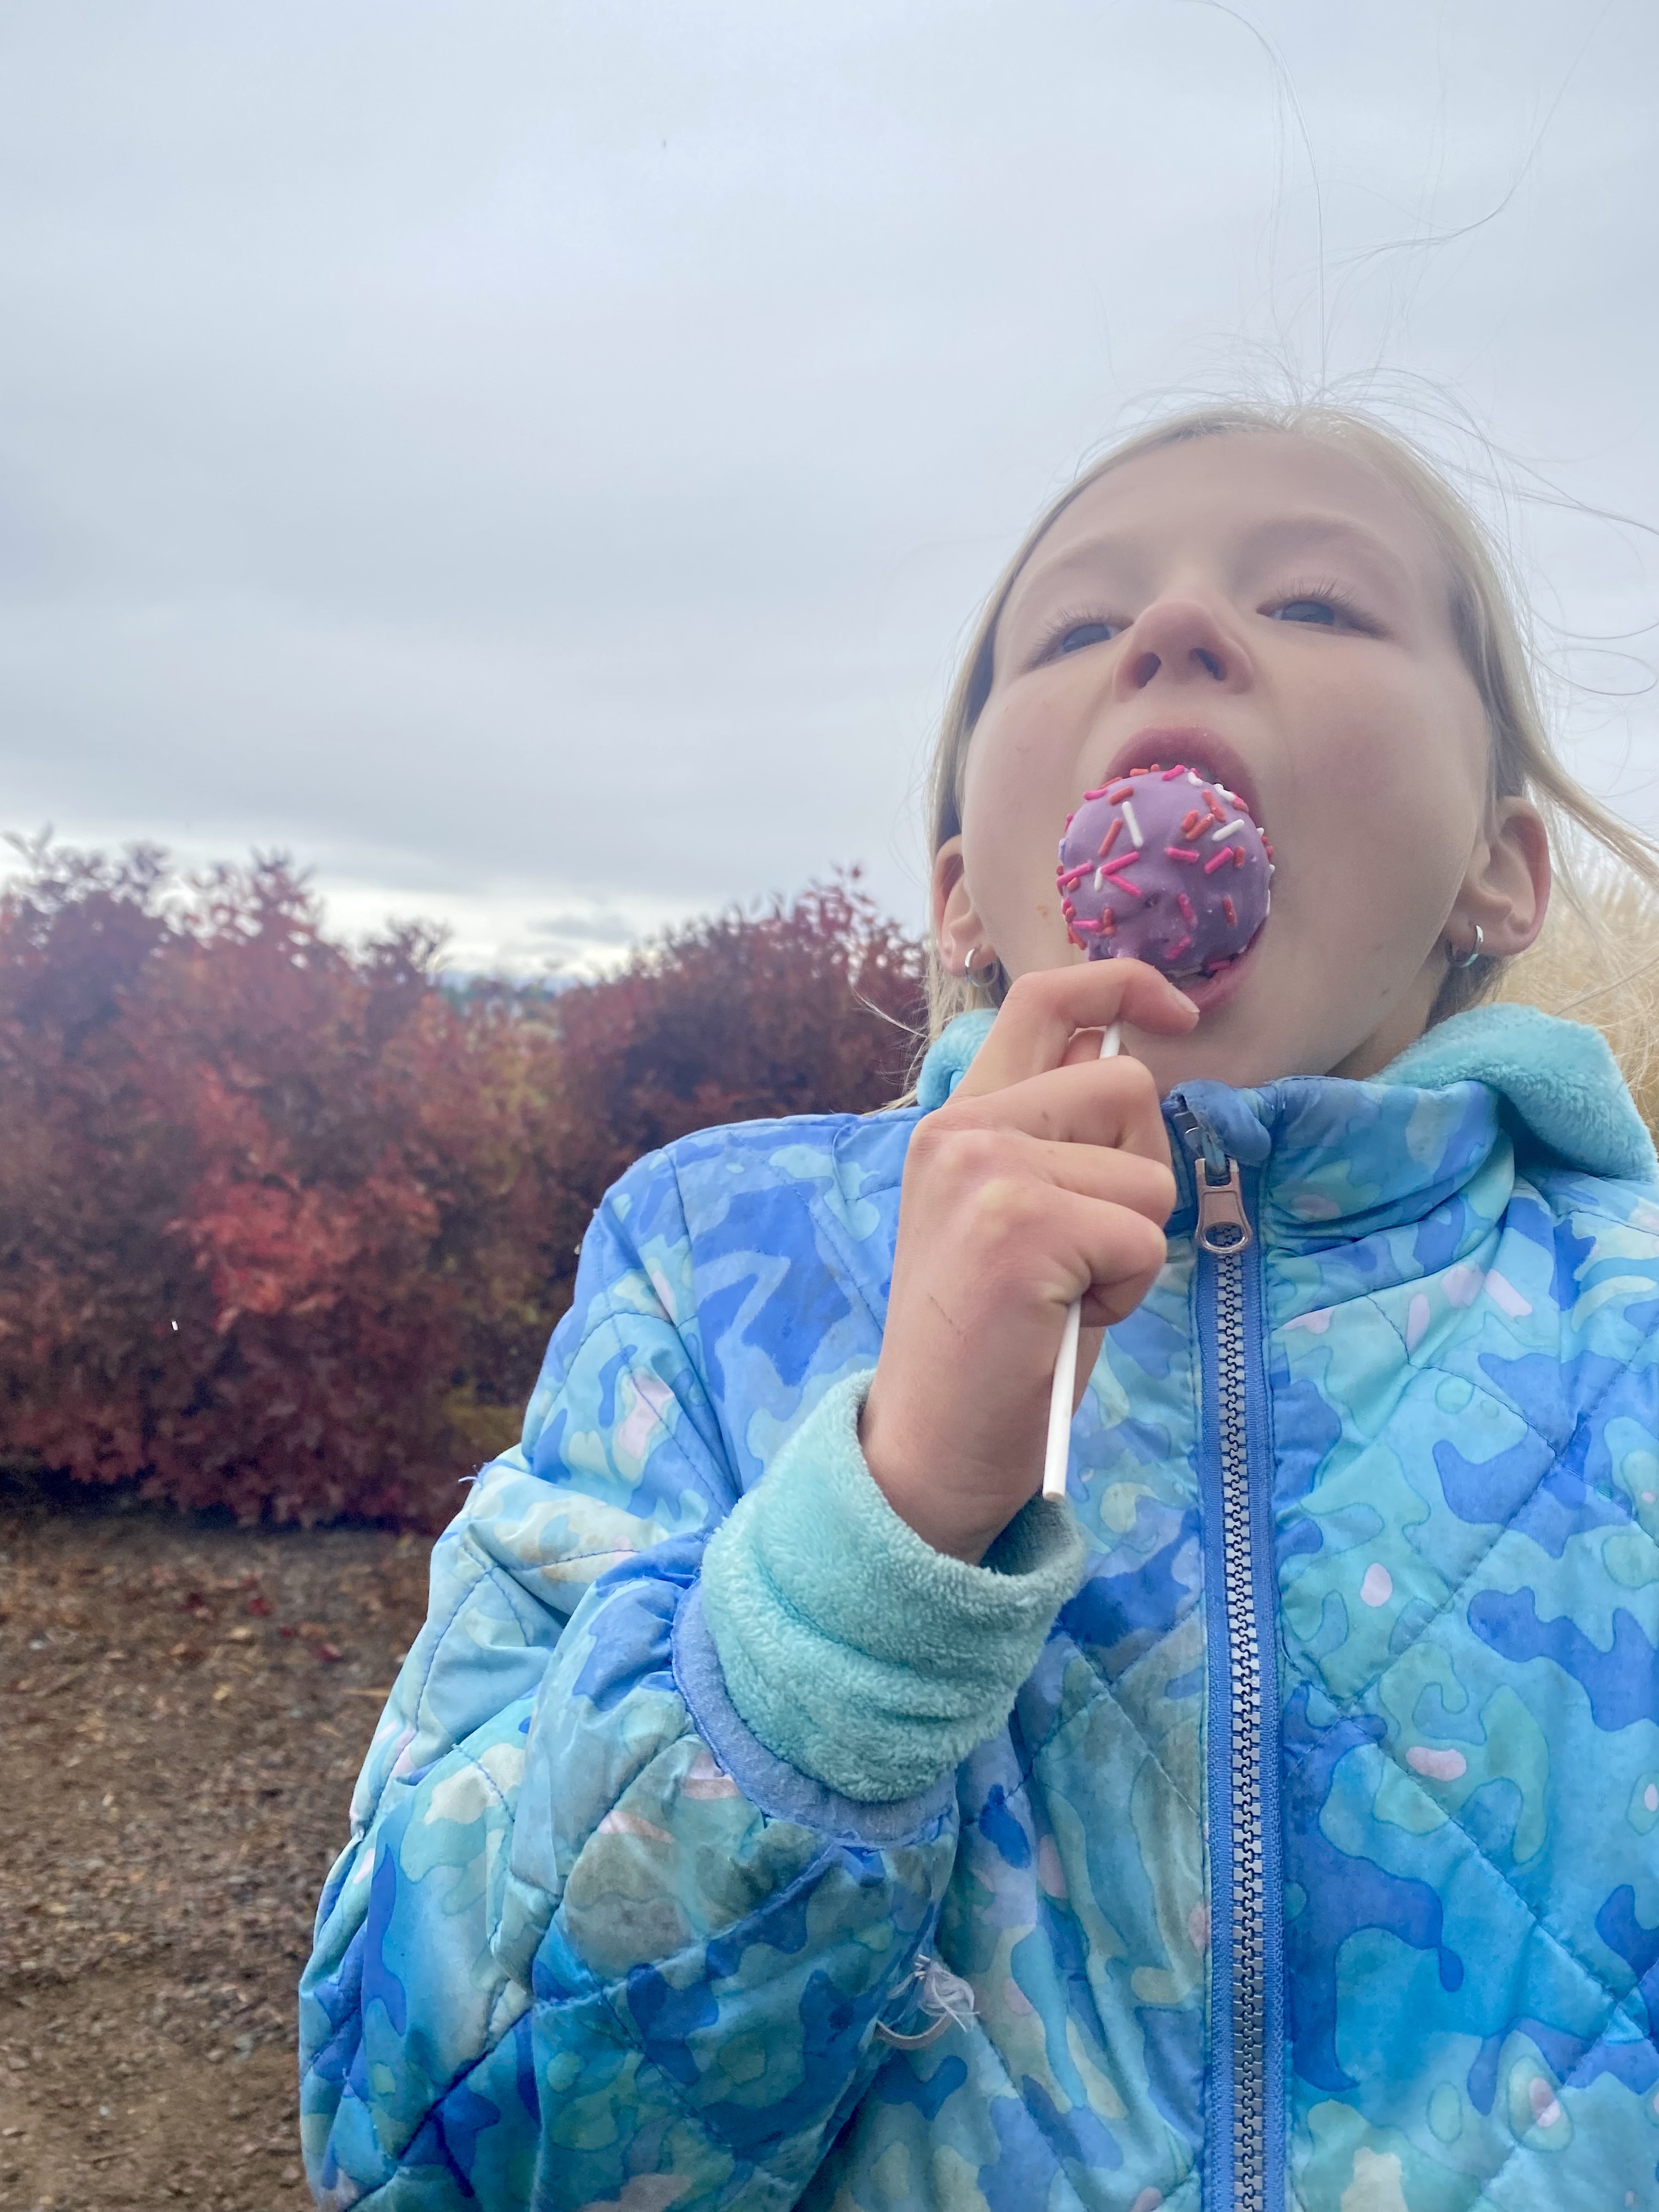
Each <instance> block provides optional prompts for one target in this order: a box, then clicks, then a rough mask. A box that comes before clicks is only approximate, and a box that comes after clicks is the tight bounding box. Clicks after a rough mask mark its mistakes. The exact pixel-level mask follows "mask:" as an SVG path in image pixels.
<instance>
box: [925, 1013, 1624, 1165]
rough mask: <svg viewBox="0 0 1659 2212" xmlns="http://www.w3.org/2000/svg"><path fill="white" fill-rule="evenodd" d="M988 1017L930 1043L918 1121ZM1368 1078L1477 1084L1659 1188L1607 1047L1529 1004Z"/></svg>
mask: <svg viewBox="0 0 1659 2212" xmlns="http://www.w3.org/2000/svg"><path fill="white" fill-rule="evenodd" d="M995 1018H996V1017H995V1016H994V1013H992V1012H991V1011H990V1010H989V1009H988V1008H981V1009H980V1010H978V1011H976V1012H973V1013H971V1014H958V1015H957V1018H956V1019H955V1021H953V1022H952V1023H951V1024H950V1026H949V1027H948V1028H947V1029H946V1030H945V1032H944V1034H943V1035H942V1036H939V1037H938V1038H936V1039H935V1040H934V1042H933V1044H932V1045H931V1046H930V1047H929V1048H928V1052H927V1058H926V1060H923V1062H922V1065H921V1077H920V1079H918V1082H917V1085H916V1099H917V1103H918V1104H919V1105H920V1106H921V1109H922V1111H923V1112H924V1113H931V1112H932V1111H933V1109H934V1108H935V1107H936V1106H942V1105H943V1104H944V1103H945V1100H946V1099H947V1098H948V1097H950V1096H951V1092H952V1091H954V1090H955V1089H956V1087H957V1084H958V1083H959V1082H960V1081H961V1080H962V1079H963V1075H964V1074H965V1073H967V1070H968V1068H969V1064H970V1063H971V1062H972V1060H973V1058H974V1055H975V1053H976V1052H977V1051H978V1050H979V1048H980V1047H981V1045H982V1044H983V1043H984V1042H985V1040H986V1038H987V1036H988V1035H989V1034H990V1029H991V1024H992V1023H993V1021H994V1019H995ZM1331 1080H1332V1081H1334V1080H1335V1079H1334V1078H1332V1079H1331ZM1374 1080H1375V1081H1376V1082H1377V1083H1385V1084H1389V1085H1396V1086H1400V1087H1403V1088H1406V1089H1411V1090H1417V1091H1445V1090H1449V1089H1450V1088H1451V1086H1452V1085H1454V1084H1458V1083H1480V1084H1484V1085H1486V1088H1487V1089H1488V1090H1489V1091H1493V1092H1495V1093H1496V1094H1497V1095H1498V1097H1499V1098H1500V1099H1501V1100H1502V1101H1503V1102H1504V1104H1505V1105H1506V1106H1507V1107H1508V1108H1509V1109H1510V1114H1511V1115H1512V1116H1513V1117H1514V1119H1515V1120H1516V1121H1518V1122H1519V1123H1520V1124H1521V1125H1522V1127H1524V1128H1526V1129H1527V1130H1528V1132H1529V1133H1531V1134H1532V1136H1533V1137H1534V1138H1535V1139H1537V1141H1538V1142H1539V1143H1540V1144H1541V1145H1542V1146H1544V1147H1545V1149H1546V1150H1547V1151H1548V1152H1553V1154H1554V1155H1555V1156H1556V1158H1559V1159H1560V1160H1562V1161H1564V1162H1565V1164H1566V1165H1568V1166H1569V1167H1574V1168H1579V1169H1582V1170H1583V1171H1584V1173H1585V1174H1587V1175H1595V1176H1613V1177H1615V1178H1617V1179H1618V1180H1620V1181H1624V1182H1655V1181H1659V1158H1656V1157H1655V1152H1654V1146H1653V1139H1652V1137H1651V1136H1650V1133H1649V1132H1648V1129H1647V1127H1646V1126H1645V1124H1644V1121H1643V1120H1642V1117H1641V1115H1639V1114H1638V1112H1637V1110H1636V1102H1635V1101H1634V1099H1632V1097H1631V1095H1630V1091H1629V1089H1628V1087H1627V1085H1626V1082H1625V1079H1624V1077H1623V1076H1622V1075H1621V1074H1620V1072H1619V1065H1618V1062H1617V1061H1616V1060H1614V1059H1613V1053H1612V1050H1611V1048H1610V1047H1609V1046H1608V1044H1607V1039H1606V1038H1605V1037H1604V1036H1602V1035H1601V1031H1600V1030H1594V1029H1589V1028H1588V1027H1587V1026H1586V1025H1585V1024H1583V1022H1567V1021H1563V1020H1562V1019H1561V1018H1559V1016H1558V1015H1555V1014H1543V1013H1540V1012H1539V1011H1538V1009H1537V1008H1536V1007H1535V1006H1472V1007H1471V1008H1470V1009H1469V1010H1468V1012H1467V1013H1462V1014H1454V1015H1453V1016H1452V1017H1451V1018H1450V1019H1449V1020H1448V1021H1443V1022H1440V1023H1438V1024H1437V1025H1436V1026H1435V1027H1434V1028H1433V1029H1431V1030H1429V1032H1428V1034H1427V1035H1426V1036H1420V1037H1419V1039H1418V1040H1417V1042H1416V1043H1415V1044H1412V1045H1408V1046H1407V1048H1406V1050H1405V1051H1404V1052H1402V1053H1401V1054H1400V1056H1399V1058H1398V1059H1397V1060H1393V1061H1392V1062H1390V1064H1389V1066H1387V1067H1385V1068H1384V1069H1383V1071H1382V1073H1381V1074H1379V1075H1377V1076H1376V1077H1375V1078H1374Z"/></svg>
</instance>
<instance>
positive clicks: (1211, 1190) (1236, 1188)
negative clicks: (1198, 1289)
mask: <svg viewBox="0 0 1659 2212" xmlns="http://www.w3.org/2000/svg"><path fill="white" fill-rule="evenodd" d="M1197 1165H1198V1175H1197V1177H1196V1181H1197V1184H1198V1228H1197V1231H1196V1235H1197V1239H1198V1247H1199V1249H1200V1251H1201V1252H1211V1253H1213V1254H1215V1255H1217V1257H1218V1258H1221V1257H1225V1256H1226V1255H1228V1254H1229V1253H1233V1252H1242V1251H1243V1249H1244V1247H1245V1246H1246V1245H1247V1244H1248V1243H1249V1241H1250V1217H1249V1214H1248V1213H1246V1212H1245V1211H1244V1193H1243V1189H1242V1188H1240V1185H1239V1180H1238V1162H1237V1160H1236V1159H1234V1158H1232V1157H1231V1154H1230V1155H1229V1156H1228V1159H1227V1173H1226V1176H1225V1179H1223V1180H1219V1181H1212V1179H1211V1178H1212V1170H1211V1168H1210V1165H1209V1163H1208V1162H1207V1161H1206V1160H1200V1161H1199V1162H1198V1163H1197Z"/></svg>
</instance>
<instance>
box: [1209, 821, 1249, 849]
mask: <svg viewBox="0 0 1659 2212" xmlns="http://www.w3.org/2000/svg"><path fill="white" fill-rule="evenodd" d="M1243 835H1244V819H1243V816H1242V815H1241V816H1240V817H1239V818H1238V820H1237V822H1227V823H1223V825H1222V827H1221V828H1220V829H1212V830H1211V832H1210V839H1211V842H1212V843H1213V844H1217V845H1221V844H1225V842H1226V841H1227V839H1228V838H1229V837H1242V836H1243Z"/></svg>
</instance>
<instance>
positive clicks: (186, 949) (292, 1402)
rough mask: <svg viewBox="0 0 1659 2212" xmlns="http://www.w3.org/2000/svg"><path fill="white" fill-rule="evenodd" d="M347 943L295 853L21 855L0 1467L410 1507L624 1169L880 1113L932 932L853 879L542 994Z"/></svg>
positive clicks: (496, 1433)
mask: <svg viewBox="0 0 1659 2212" xmlns="http://www.w3.org/2000/svg"><path fill="white" fill-rule="evenodd" d="M437 949H438V946H437V940H436V939H435V937H434V936H433V935H432V934H430V933H426V932H423V931H421V930H419V929H405V930H402V931H395V932H391V933H388V934H387V935H386V937H385V938H384V939H382V940H380V941H379V942H376V943H374V944H370V945H368V946H366V947H364V948H362V949H360V950H356V951H354V950H349V949H348V948H346V947H344V946H343V945H340V944H338V943H337V942H335V941H333V940H331V939H330V938H329V937H328V936H327V934H326V933H325V928H324V925H323V918H322V915H321V913H320V910H319V906H318V904H317V902H316V900H315V899H314V897H313V896H312V895H311V893H310V892H309V891H308V890H307V888H306V886H305V885H304V884H303V883H302V882H301V881H300V880H298V879H296V878H295V875H294V874H293V873H292V872H291V871H290V870H289V868H288V867H287V866H285V865H284V864H283V863H281V862H280V861H256V862H255V863H254V864H253V865H252V866H249V867H247V868H245V869H240V870H237V869H222V870H220V871H218V872H216V873H215V874H214V875H212V876H211V877H210V878H207V879H205V880H204V881H202V882H198V883H197V884H193V885H182V886H181V885H180V884H178V883H177V882H175V881H174V880H173V878H171V877H170V876H169V875H168V873H167V870H166V867H165V866H164V864H163V862H162V860H161V856H160V855H158V854H155V853H154V852H151V851H143V850H141V851H137V852H134V853H132V854H128V855H127V856H126V857H125V859H124V860H119V861H107V860H102V859H100V858H98V857H96V856H91V855H77V854H63V853H60V852H53V851H37V852H35V853H34V854H33V857H32V865H31V866H30V867H29V869H28V871H27V872H26V873H25V874H23V875H22V876H21V878H19V879H18V880H16V881H15V882H14V884H12V885H11V887H10V889H9V890H8V891H7V892H6V893H5V894H4V896H3V897H0V1457H9V1458H10V1459H12V1460H14V1461H16V1460H23V1461H27V1462H32V1463H33V1464H36V1465H39V1466H42V1467H46V1468H53V1469H58V1470H61V1471H64V1472H66V1473H68V1474H71V1475H73V1476H75V1477H77V1478H79V1479H80V1480H83V1481H88V1482H99V1481H105V1482H107V1481H116V1480H133V1479H136V1480H137V1481H139V1482H140V1483H141V1484H142V1486H143V1489H144V1490H145V1492H147V1493H148V1494H149V1495H152V1496H155V1497H159V1498H167V1499H170V1500H173V1502H175V1503H177V1504H182V1505H188V1506H201V1505H209V1504H218V1505H225V1506H228V1507H230V1508H231V1509H232V1510H234V1511H235V1512H236V1513H237V1514H238V1515H239V1516H242V1517H244V1518H252V1517H255V1516H262V1515H263V1516H270V1517H274V1518H278V1519H298V1520H305V1521H310V1520H315V1519H319V1518H325V1517H331V1516H337V1515H340V1514H344V1513H351V1514H357V1515H367V1516H380V1517H387V1518H395V1519H405V1520H414V1521H419V1522H430V1521H432V1520H433V1519H435V1518H441V1517H442V1516H444V1515H446V1514H447V1512H448V1511H449V1510H452V1509H453V1504H455V1502H456V1499H457V1496H458V1492H457V1489H456V1484H457V1482H458V1480H459V1479H460V1478H462V1477H464V1476H465V1474H467V1473H469V1472H470V1471H471V1468H474V1467H476V1466H477V1464H478V1463H479V1462H480V1461H481V1460H482V1459H483V1458H484V1457H486V1456H488V1455H489V1453H490V1452H491V1451H493V1450H495V1449H499V1448H500V1447H501V1444H503V1443H506V1442H507V1440H508V1439H509V1438H510V1437H511V1436H512V1435H513V1433H515V1432H516V1428H517V1422H518V1417H519V1409H520V1407H521V1405H522V1403H523V1401H524V1398H525V1396H526V1394H527V1391H528V1389H529V1387H530V1384H531V1382H532V1379H533V1376H534V1373H535V1369H536V1365H537V1363H538V1359H539V1358H540V1354H541V1352H542V1348H543V1346H544V1342H545V1339H546V1336H547V1333H548V1330H549V1328H550V1326H551V1325H552V1323H553V1322H554V1321H555V1320H556V1317H557V1315H558V1313H559V1312H560V1311H561V1310H562V1308H563V1306H564V1304H567V1303H568V1297H569V1295H570V1278H571V1275H572V1273H573V1271H574V1249H573V1248H574V1245H575V1244H576V1243H577V1241H578V1239H579V1238H580V1233H581V1230H582V1228H583V1226H584V1225H585V1224H586V1219H587V1218H588V1216H589V1214H590V1213H591V1212H592V1206H593V1205H594V1203H595V1202H596V1201H597V1200H598V1198H599V1195H600V1194H601V1193H602V1192H603V1190H604V1188H605V1186H606V1185H607V1184H608V1183H609V1182H611V1180H613V1179H614V1177H615V1176H616V1175H617V1173H619V1172H620V1171H621V1170H622V1169H623V1167H624V1166H626V1164H628V1162H629V1159H631V1158H633V1157H634V1156H635V1154H636V1153H637V1152H641V1151H643V1150H646V1149H648V1148H649V1147H650V1146H652V1145H654V1144H657V1143H659V1142H662V1141H664V1140H665V1139H668V1138H671V1137H672V1136H675V1135H678V1134H680V1133H683V1132H684V1131H685V1130H687V1129H690V1128H695V1127H699V1126H704V1125H706V1124H708V1123H709V1122H712V1121H723V1120H731V1119H740V1118H746V1117H750V1116H753V1115H763V1114H778V1113H788V1112H794V1111H798V1110H801V1109H806V1108H811V1107H826V1106H848V1107H854V1108H860V1109H861V1108H865V1107H869V1106H874V1105H878V1104H880V1103H883V1102H884V1100H885V1099H886V1098H888V1097H890V1096H891V1095H892V1094H893V1092H894V1091H895V1090H896V1088H898V1087H899V1085H900V1084H901V1083H902V1071H903V1067H904V1064H905V1061H906V1059H907V1056H908V1052H909V1050H910V1047H911V1039H910V1037H909V1036H908V1032H907V1030H906V1029H905V1027H904V1026H903V1025H904V1024H906V1023H908V1022H909V1021H911V1020H913V1019H914V1018H915V1015H916V1012H917V1011H918V1008H919V1004H920V986H921V965H920V955H919V951H918V949H917V948H916V947H915V945H912V944H911V943H909V942H908V940H907V939H904V938H903V937H902V935H901V934H900V933H898V932H897V931H896V928H895V927H893V926H891V925H890V924H888V923H885V922H884V921H882V920H881V919H880V918H879V917H878V915H876V913H875V911H874V909H873V908H872V906H871V904H870V902H869V901H868V900H867V899H866V897H864V896H863V895H862V894H861V893H860V891H859V890H858V888H857V885H856V884H854V883H851V882H845V883H842V884H836V885H831V886H829V887H822V888H819V889H816V890H812V891H810V892H808V893H807V894H806V895H805V896H804V897H803V898H801V899H799V900H797V901H796V902H794V903H793V905H790V906H784V905H781V904H780V905H777V906H775V907H774V908H772V909H770V910H769V912H767V913H764V914H762V915H749V916H738V915H727V916H724V917H721V918H720V919H719V920H716V921H709V922H706V923H702V924H699V925H697V926H696V927H693V928H691V929H690V930H687V931H684V932H682V933H678V934H676V935H671V936H670V937H668V938H666V939H664V940H663V941H662V942H661V943H659V944H658V945H654V946H653V947H650V948H648V949H647V950H646V951H643V952H641V954H640V955H638V956H637V957H635V959H634V961H633V962H632V963H630V965H629V968H628V969H626V970H625V971H624V972H623V974H622V975H619V976H617V977H615V978H613V979H611V980H610V981H605V982H603V983H599V984H593V985H589V986H586V987H580V988H577V989H573V990H569V991H567V992H563V993H561V994H550V993H549V992H546V991H538V990H524V989H513V988H509V987H500V986H487V985H486V986H478V987H472V988H471V989H469V990H466V991H465V992H456V991H454V990H451V989H447V988H445V987H442V984H441V979H440V978H439V976H438V975H437V974H436V972H435V954H436V951H437Z"/></svg>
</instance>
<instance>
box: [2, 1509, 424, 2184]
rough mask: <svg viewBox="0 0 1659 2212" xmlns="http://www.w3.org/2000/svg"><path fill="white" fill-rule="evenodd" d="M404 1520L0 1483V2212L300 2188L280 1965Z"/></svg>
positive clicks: (361, 1708)
mask: <svg viewBox="0 0 1659 2212" xmlns="http://www.w3.org/2000/svg"><path fill="white" fill-rule="evenodd" d="M427 1551H428V1540H425V1539H417V1538H414V1537H411V1536H408V1535H404V1536H401V1537H400V1536H397V1535H393V1534H388V1533H386V1532H384V1531H381V1530H378V1529H370V1528H324V1529H313V1530H308V1531H307V1530H303V1529H280V1530H266V1529H248V1528H234V1527H229V1526H215V1525H211V1524H210V1523H208V1522H204V1521H202V1520H200V1519H196V1520H191V1519H188V1518H185V1517H184V1516H178V1515H173V1514H169V1513H167V1512H164V1511H161V1510H151V1509H148V1508H143V1507H136V1508H132V1507H130V1508H128V1509H127V1510H121V1509H120V1506H119V1504H116V1505H114V1506H111V1505H108V1504H97V1503H90V1504H80V1503H76V1504H73V1505H72V1506H71V1509H70V1510H67V1511H66V1510H62V1501H61V1499H52V1498H46V1497H45V1496H44V1495H43V1493H42V1492H40V1490H39V1489H38V1488H31V1487H30V1486H24V1485H18V1484H16V1483H12V1484H10V1485H9V1486H0V1746H3V1750H0V1760H3V1765H0V2212H35V2208H44V2212H167V2208H171V2207H174V2206H178V2205H189V2206H191V2207H196V2206H202V2207H214V2208H228V2212H302V2209H303V2208H306V2207H308V2206H309V2204H310V2202H311V2199H310V2197H309V2196H308V2194H307V2191H306V2188H305V2185H304V2183H303V2181H302V2180H301V2172H300V2160H299V2147H298V2140H297V2131H296V2124H295V1984H296V1982H297V1980H298V1977H299V1972H300V1968H301V1965H302V1964H303V1962H304V1960H305V1957H306V1954H307V1950H308V1948H309V1941H310V1931H311V1916H312V1912H313V1909H314V1906H315V1904H316V1900H317V1896H318V1893H319V1890H320V1888H321V1886H322V1882H323V1878H324V1875H325V1873H326V1870H327V1868H328V1865H329V1863H330V1861H331V1859H332V1857H334V1854H335V1853H336V1851H337V1850H338V1849H339V1847H340V1845H341V1844H343V1841H344V1839H345V1834H346V1808H347V1805H348V1802H349V1796H350V1791H351V1784H352V1782H353V1780H354V1778H355V1777H356V1771H357V1767H358V1764H359V1761H360V1760H361V1759H362V1753H363V1750H364V1747H365V1746H366V1745H367V1743H368V1737H369V1735H370V1733H371V1731H372V1730H373V1729H374V1723H375V1720H376V1718H377V1717H378V1716H379V1713H380V1702H381V1699H382V1698H383V1697H384V1695H385V1692H386V1686H388V1685H389V1684H390V1682H391V1680H392V1674H393V1672H394V1671H395V1668H396V1665H397V1662H398V1659H399V1657H400V1656H402V1654H403V1652H404V1649H405V1648H406V1647H407V1645H408V1644H409V1643H410V1639H411V1638H413V1636H414V1634H415V1632H416V1629H417V1628H418V1627H419V1626H420V1623H421V1620H422V1615H423V1613H424V1612H425V1607H426V1554H427Z"/></svg>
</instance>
